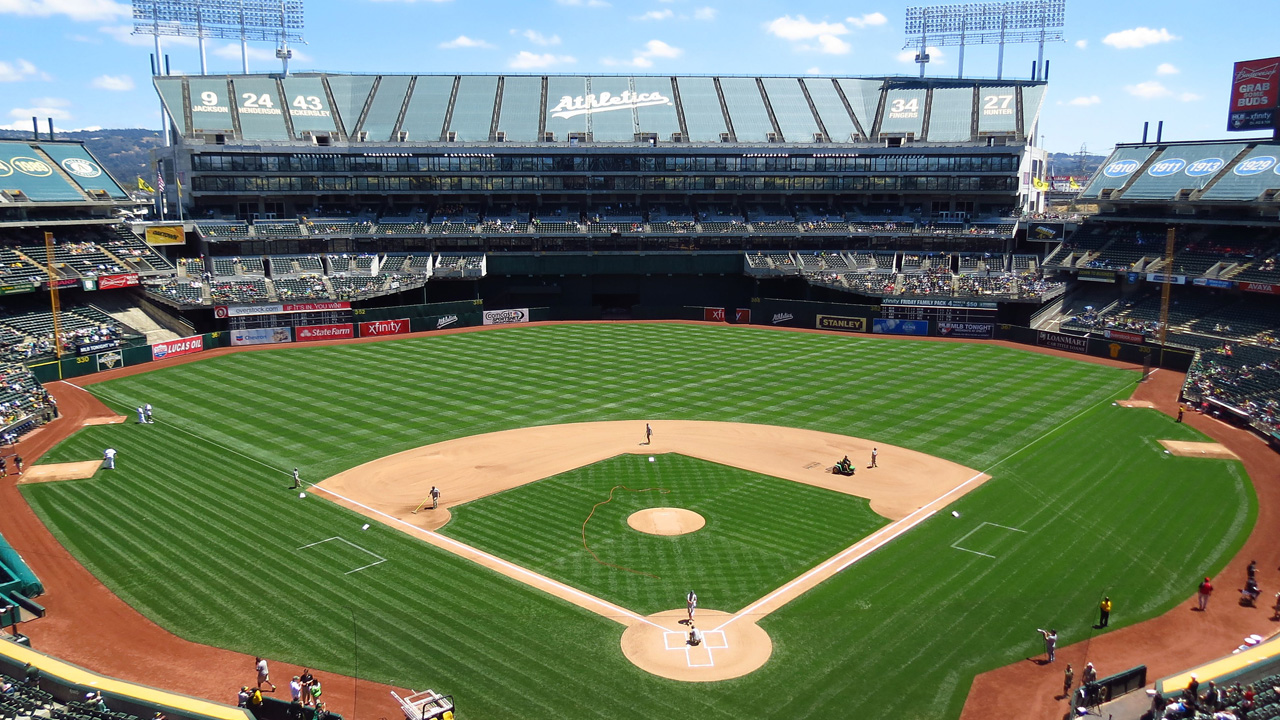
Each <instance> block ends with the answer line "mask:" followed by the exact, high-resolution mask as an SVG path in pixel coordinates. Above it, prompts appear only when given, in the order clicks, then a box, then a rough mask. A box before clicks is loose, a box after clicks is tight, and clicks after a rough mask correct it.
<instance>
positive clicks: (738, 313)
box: [733, 308, 751, 325]
mask: <svg viewBox="0 0 1280 720" xmlns="http://www.w3.org/2000/svg"><path fill="white" fill-rule="evenodd" d="M733 321H734V322H736V323H739V324H743V325H750V324H751V309H750V308H738V309H737V310H734V311H733Z"/></svg>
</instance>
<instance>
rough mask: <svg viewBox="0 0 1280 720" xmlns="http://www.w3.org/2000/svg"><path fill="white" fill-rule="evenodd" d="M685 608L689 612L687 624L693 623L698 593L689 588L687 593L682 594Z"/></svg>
mask: <svg viewBox="0 0 1280 720" xmlns="http://www.w3.org/2000/svg"><path fill="white" fill-rule="evenodd" d="M684 603H685V610H687V611H688V612H689V625H690V626H692V625H693V611H694V610H697V609H698V593H696V592H694V591H692V590H690V591H689V594H688V595H685V596H684Z"/></svg>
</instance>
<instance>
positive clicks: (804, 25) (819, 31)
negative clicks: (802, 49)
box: [764, 15, 849, 40]
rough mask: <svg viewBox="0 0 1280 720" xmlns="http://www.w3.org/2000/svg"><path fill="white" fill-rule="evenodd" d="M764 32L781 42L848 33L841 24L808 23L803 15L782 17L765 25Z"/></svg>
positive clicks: (847, 29)
mask: <svg viewBox="0 0 1280 720" xmlns="http://www.w3.org/2000/svg"><path fill="white" fill-rule="evenodd" d="M764 27H765V30H768V31H769V32H770V33H772V34H774V35H777V36H778V37H780V38H782V39H783V40H812V39H814V38H816V37H820V36H822V35H844V34H845V33H847V32H849V28H846V27H845V26H844V25H843V24H841V23H829V22H826V21H823V22H809V20H808V19H806V18H805V16H803V15H797V16H795V17H794V18H793V17H791V16H790V15H783V16H782V17H780V18H777V19H775V20H773V21H772V22H770V23H769V24H767V25H765V26H764Z"/></svg>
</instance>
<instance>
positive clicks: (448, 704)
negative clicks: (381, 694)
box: [391, 690, 454, 720]
mask: <svg viewBox="0 0 1280 720" xmlns="http://www.w3.org/2000/svg"><path fill="white" fill-rule="evenodd" d="M391 697H393V698H395V699H396V702H397V703H400V710H401V711H402V712H403V713H404V718H405V720H453V715H454V709H453V696H452V695H441V694H440V693H438V692H436V691H435V690H423V691H422V692H416V693H413V694H412V695H408V696H406V697H400V696H399V695H397V694H396V693H395V691H392V693H391Z"/></svg>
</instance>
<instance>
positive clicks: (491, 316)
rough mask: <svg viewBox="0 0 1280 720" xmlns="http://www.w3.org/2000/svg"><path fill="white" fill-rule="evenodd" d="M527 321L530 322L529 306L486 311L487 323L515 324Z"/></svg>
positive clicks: (485, 320)
mask: <svg viewBox="0 0 1280 720" xmlns="http://www.w3.org/2000/svg"><path fill="white" fill-rule="evenodd" d="M527 322H529V308H515V309H512V310H485V311H484V324H485V325H513V324H515V323H527Z"/></svg>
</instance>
